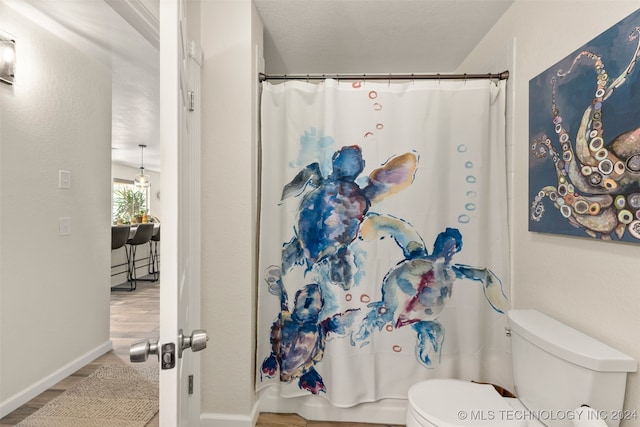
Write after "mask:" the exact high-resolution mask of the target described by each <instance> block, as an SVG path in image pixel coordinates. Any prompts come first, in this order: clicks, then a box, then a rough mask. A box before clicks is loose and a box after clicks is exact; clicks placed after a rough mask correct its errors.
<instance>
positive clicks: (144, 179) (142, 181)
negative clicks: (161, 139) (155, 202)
mask: <svg viewBox="0 0 640 427" xmlns="http://www.w3.org/2000/svg"><path fill="white" fill-rule="evenodd" d="M138 147H140V175H136V179H135V180H134V183H135V185H136V186H137V187H143V188H146V187H149V186H150V185H151V181H150V179H149V175H145V174H144V149H145V147H146V145H144V144H139V145H138Z"/></svg>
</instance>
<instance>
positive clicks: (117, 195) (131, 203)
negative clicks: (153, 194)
mask: <svg viewBox="0 0 640 427" xmlns="http://www.w3.org/2000/svg"><path fill="white" fill-rule="evenodd" d="M113 204H114V212H113V216H114V217H115V218H121V219H122V223H123V224H131V223H135V221H136V216H137V215H139V213H140V212H144V211H145V210H146V209H145V205H146V195H145V193H144V192H143V191H137V190H133V189H130V188H119V189H117V190H116V191H115V192H114V193H113Z"/></svg>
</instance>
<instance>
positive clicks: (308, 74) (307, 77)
mask: <svg viewBox="0 0 640 427" xmlns="http://www.w3.org/2000/svg"><path fill="white" fill-rule="evenodd" d="M307 83H309V74H308V73H307Z"/></svg>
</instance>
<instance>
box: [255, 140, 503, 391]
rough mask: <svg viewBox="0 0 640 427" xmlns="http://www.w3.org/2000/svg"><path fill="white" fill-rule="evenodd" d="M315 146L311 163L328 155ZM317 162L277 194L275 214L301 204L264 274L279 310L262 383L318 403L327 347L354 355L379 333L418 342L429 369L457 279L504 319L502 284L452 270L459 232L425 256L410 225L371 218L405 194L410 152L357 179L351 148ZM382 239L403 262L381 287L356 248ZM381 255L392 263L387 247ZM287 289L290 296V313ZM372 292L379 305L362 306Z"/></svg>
mask: <svg viewBox="0 0 640 427" xmlns="http://www.w3.org/2000/svg"><path fill="white" fill-rule="evenodd" d="M312 136H315V134H314V135H312ZM322 138H324V139H322V140H323V141H324V144H323V145H322V148H323V149H322V150H318V152H317V154H318V156H317V158H318V159H322V158H323V157H322V156H321V155H320V154H323V153H325V154H326V153H330V152H331V151H333V150H331V151H329V150H327V151H325V149H328V148H329V147H330V144H328V143H327V141H328V140H329V138H327V137H322ZM309 139H312V138H309ZM320 139H321V138H317V139H316V140H320ZM459 151H460V150H459ZM325 154H323V155H325ZM307 158H308V157H307ZM324 158H325V162H324V163H322V164H321V163H319V162H314V161H313V160H305V161H304V162H299V163H298V165H300V166H301V165H306V166H304V167H303V168H302V169H301V170H299V171H298V172H297V174H296V175H295V176H294V178H293V179H291V180H290V181H289V182H288V183H286V184H285V185H284V186H283V189H282V195H281V198H280V204H283V203H284V201H285V200H287V199H292V198H299V202H298V204H297V207H296V209H295V211H293V210H292V211H291V212H292V213H294V214H295V218H294V217H293V215H292V217H291V220H292V224H293V226H292V228H293V237H292V238H291V239H290V240H289V241H286V240H285V241H284V243H283V244H282V246H281V253H280V256H281V259H280V260H279V262H280V265H278V266H270V267H268V268H267V269H266V270H265V279H266V282H267V284H268V291H269V293H270V294H272V295H275V296H276V297H278V298H279V301H280V310H279V311H277V313H278V314H277V317H276V318H275V320H274V321H273V324H272V325H271V330H270V344H271V351H270V354H269V355H268V356H267V357H266V358H264V361H263V362H262V365H261V366H260V376H261V380H262V378H263V377H267V378H275V377H276V376H277V375H278V373H279V378H280V381H281V382H283V383H292V382H293V381H294V380H297V382H298V386H299V387H300V389H303V390H307V391H308V392H310V393H312V394H320V393H326V392H327V386H326V385H325V382H324V380H323V378H322V376H321V375H320V374H319V373H318V371H317V370H316V368H317V367H318V364H319V363H320V362H321V361H322V359H323V357H324V355H325V350H326V347H327V345H328V341H330V338H332V337H343V338H346V337H348V338H350V340H349V341H345V343H346V346H349V347H351V346H353V347H352V348H358V349H360V348H364V347H365V346H366V345H367V344H369V343H370V342H371V341H372V340H373V339H374V334H376V333H377V332H378V331H381V330H382V329H383V328H385V329H386V330H389V329H390V328H391V330H395V329H398V328H403V327H405V326H410V327H411V328H412V329H413V330H414V331H415V333H416V346H415V355H416V358H417V359H418V361H419V363H420V364H421V365H423V366H425V367H427V368H434V367H435V362H436V361H438V360H439V355H440V354H441V348H442V344H443V342H444V335H445V330H444V327H443V326H442V325H441V323H440V321H439V316H440V314H441V313H442V311H443V309H444V308H445V306H446V303H447V301H448V300H449V299H450V298H451V295H452V290H453V284H454V283H455V282H456V280H457V279H470V280H471V281H474V282H478V283H481V284H482V289H483V290H484V295H485V297H486V299H487V301H488V302H489V304H490V306H491V307H492V308H493V310H495V311H496V312H498V313H504V312H505V311H506V309H507V306H508V302H507V298H506V296H505V294H504V292H503V289H502V283H501V281H500V279H499V278H498V277H497V276H496V275H495V274H494V273H493V272H492V271H491V270H489V269H487V268H481V267H472V266H468V265H464V264H455V263H453V257H454V256H455V254H457V253H458V252H460V250H461V249H462V235H461V233H460V231H459V230H458V229H456V228H446V229H445V230H444V231H443V232H441V233H440V234H439V235H438V237H437V239H436V242H435V244H434V248H433V252H432V253H431V254H429V251H428V249H427V247H426V245H425V244H424V241H423V239H422V237H421V236H420V234H419V233H418V231H417V230H416V229H415V228H414V227H413V226H412V225H411V224H409V223H408V222H407V221H405V220H403V219H400V218H397V217H394V216H392V215H390V214H387V213H384V212H383V213H381V212H375V211H374V210H373V209H372V206H374V204H376V203H377V202H379V201H381V200H383V199H385V198H387V197H389V196H391V195H394V194H396V193H398V192H400V191H402V190H404V189H406V188H407V187H409V186H410V185H412V184H413V181H414V178H415V174H416V171H417V169H418V163H419V156H418V155H417V154H416V153H415V152H413V151H411V152H405V153H404V154H400V155H395V156H392V157H390V158H388V160H387V161H386V162H384V163H382V164H380V166H378V167H377V168H375V169H373V170H372V171H371V172H370V173H369V174H368V175H366V176H361V174H362V173H363V171H364V170H365V161H364V158H363V154H362V149H361V148H360V147H359V146H357V145H351V146H343V147H341V148H340V149H338V150H337V151H334V152H333V155H332V156H331V161H330V162H328V160H329V156H328V155H326V156H325V157H324ZM385 206H386V207H387V208H388V207H389V205H385V204H383V203H381V204H380V205H378V207H379V208H380V209H383V208H384V207H385ZM425 226H427V227H432V228H433V227H436V226H435V225H433V224H425ZM437 229H439V228H436V230H437ZM386 237H391V240H390V241H393V242H395V244H396V245H397V247H399V248H400V250H401V256H394V257H393V259H394V261H391V262H393V263H395V262H396V261H395V259H398V262H397V263H396V264H395V265H393V266H392V267H391V268H390V269H389V270H388V271H387V268H388V267H385V268H384V269H382V270H381V272H382V273H383V274H384V277H383V278H382V277H380V276H376V271H370V272H368V271H365V269H366V268H367V266H368V265H371V264H370V263H368V261H367V258H368V257H370V258H372V259H373V258H375V256H376V255H375V251H376V249H372V253H371V254H369V253H368V252H367V250H366V247H365V246H366V245H363V244H362V243H363V241H365V242H377V241H378V240H380V239H384V238H386ZM374 245H377V243H374ZM389 248H390V250H391V253H395V252H394V251H395V245H393V244H392V245H391V246H389ZM369 261H371V262H374V263H375V260H373V261H372V260H369ZM266 265H269V264H266ZM374 270H375V269H374ZM385 271H386V274H385V273H384V272H385ZM365 277H368V279H367V281H368V282H367V283H366V285H367V289H366V290H364V291H363V292H362V294H361V298H360V301H355V300H352V299H351V298H352V296H353V295H351V294H352V293H353V291H352V290H351V289H352V287H353V288H354V289H355V287H357V286H362V285H363V284H364V283H362V282H361V281H362V280H363V279H364V278H365ZM285 283H286V288H285ZM336 285H337V286H336ZM287 289H289V291H290V292H293V290H295V292H296V293H295V298H294V302H293V307H292V308H291V309H290V308H289V304H290V303H289V298H288V295H287ZM372 290H373V292H375V293H376V295H379V296H380V300H378V297H376V300H375V301H373V302H370V301H371V300H367V298H369V296H368V295H370V294H372V292H371V291H372ZM365 294H368V295H365ZM338 295H341V296H342V299H340V300H339V299H338V298H337V296H338ZM347 296H348V298H347ZM363 296H364V297H365V299H362V298H363ZM360 304H363V305H360ZM364 304H366V305H364ZM342 345H343V344H341V346H342ZM369 348H371V347H369ZM394 351H395V350H394Z"/></svg>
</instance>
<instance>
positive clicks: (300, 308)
mask: <svg viewBox="0 0 640 427" xmlns="http://www.w3.org/2000/svg"><path fill="white" fill-rule="evenodd" d="M266 280H267V284H268V286H269V293H271V294H273V295H276V296H277V297H278V298H280V314H279V315H278V318H277V319H276V320H275V322H274V323H273V325H272V327H271V339H270V341H271V354H270V355H269V356H268V357H267V358H265V360H264V361H263V363H262V367H261V372H262V374H264V375H265V376H267V377H270V378H272V377H274V376H275V375H276V372H277V371H280V381H282V382H285V383H289V382H292V381H293V380H294V379H296V378H297V379H298V385H299V387H300V388H301V389H304V390H307V391H309V392H311V393H313V394H318V393H320V392H326V391H327V390H326V387H325V385H324V382H323V380H322V377H321V376H320V374H318V372H317V371H316V370H315V365H316V364H317V363H318V362H320V361H321V360H322V357H323V355H324V350H325V344H326V339H327V335H328V334H336V335H345V334H347V333H348V330H349V329H348V328H349V327H350V326H351V325H352V324H353V322H354V320H355V314H357V312H358V311H359V309H350V310H347V311H345V312H344V313H338V314H335V315H333V316H330V317H328V318H326V319H323V320H320V312H321V311H322V308H323V306H324V301H323V298H322V294H321V291H320V287H319V286H318V285H317V284H315V283H312V284H307V285H305V286H304V287H302V289H299V290H298V291H297V292H296V296H295V300H294V304H293V311H290V310H289V307H288V297H287V291H286V289H285V287H284V284H283V283H282V277H281V273H280V269H279V267H271V268H269V271H268V277H267V279H266Z"/></svg>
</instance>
